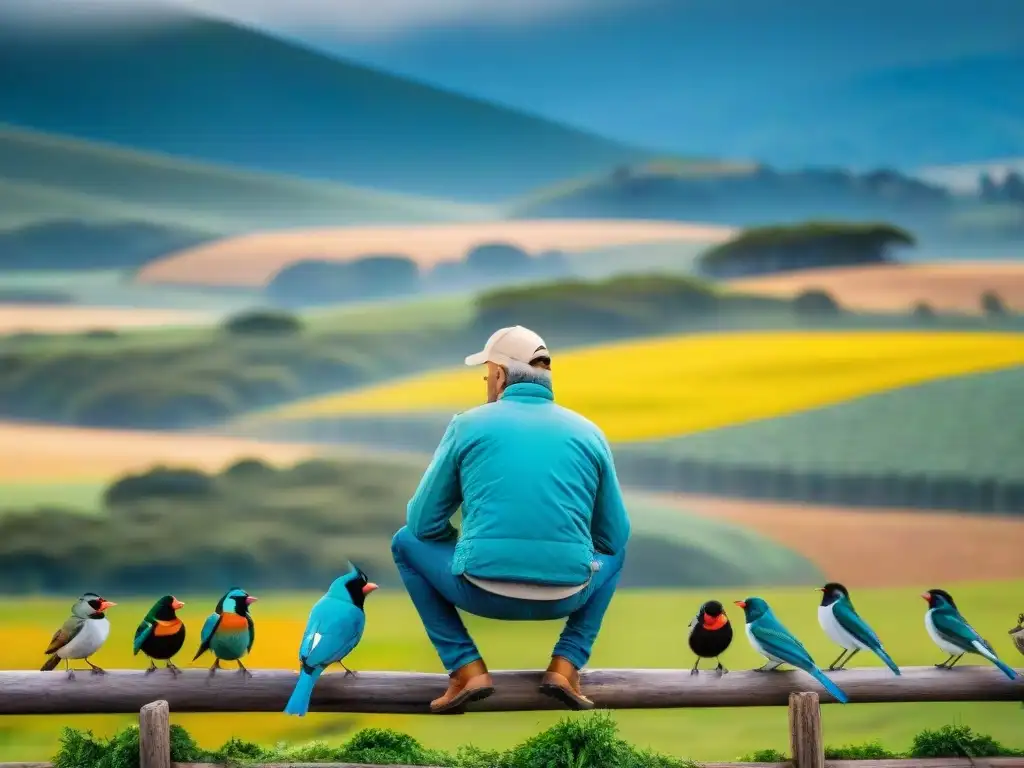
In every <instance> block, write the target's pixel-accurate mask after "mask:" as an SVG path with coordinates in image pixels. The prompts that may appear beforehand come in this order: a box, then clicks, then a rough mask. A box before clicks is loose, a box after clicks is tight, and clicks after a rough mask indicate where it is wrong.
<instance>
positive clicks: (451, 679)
mask: <svg viewBox="0 0 1024 768" xmlns="http://www.w3.org/2000/svg"><path fill="white" fill-rule="evenodd" d="M492 693H494V681H493V680H492V679H491V676H490V674H488V672H487V665H486V664H484V662H483V661H482V660H481V659H477V660H476V661H471V662H469V664H466V665H464V666H462V667H459V668H458V669H456V670H455V671H454V672H452V673H451V674H450V675H449V676H448V690H447V691H445V692H444V695H443V696H441V697H440V698H437V699H434V700H433V701H432V702H430V711H431V712H433V713H434V714H435V715H440V714H443V713H445V712H455V711H458V710H460V709H461V708H462V707H463V706H465V705H466V704H469V703H470V702H471V701H480V700H481V699H486V698H487V697H488V696H490V695H491V694H492Z"/></svg>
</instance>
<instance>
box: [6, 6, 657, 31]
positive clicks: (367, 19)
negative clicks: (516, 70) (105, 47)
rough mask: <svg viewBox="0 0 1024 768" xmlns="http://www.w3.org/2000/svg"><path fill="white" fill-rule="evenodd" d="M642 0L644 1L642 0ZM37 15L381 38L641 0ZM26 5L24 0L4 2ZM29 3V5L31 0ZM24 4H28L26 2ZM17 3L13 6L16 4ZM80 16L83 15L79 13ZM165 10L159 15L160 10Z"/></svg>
mask: <svg viewBox="0 0 1024 768" xmlns="http://www.w3.org/2000/svg"><path fill="white" fill-rule="evenodd" d="M639 1H642V0H639ZM28 2H29V3H31V8H32V11H33V14H32V15H34V16H37V18H38V17H39V16H40V15H45V16H47V17H48V18H49V19H50V20H59V18H60V17H61V16H62V15H63V13H64V11H66V9H67V7H68V6H69V5H74V6H77V7H78V9H79V10H82V11H85V10H86V9H88V10H87V13H88V14H89V15H90V16H92V18H93V20H95V21H107V22H109V21H110V20H112V19H113V18H116V17H118V16H122V17H124V18H128V17H131V18H134V19H139V18H140V17H141V16H143V15H148V14H147V13H146V12H148V11H158V10H159V9H161V8H166V7H167V6H173V5H177V6H179V7H183V8H186V9H189V10H192V11H193V12H197V13H203V14H208V15H211V16H217V17H220V18H225V19H231V20H234V21H239V22H242V23H245V24H251V25H253V26H258V27H265V28H267V29H271V30H278V31H282V32H293V33H310V32H317V33H324V34H329V35H331V36H332V37H335V38H337V39H362V40H365V39H381V38H392V37H398V36H404V35H406V34H409V33H412V32H415V31H416V30H418V29H423V28H438V27H445V26H456V25H457V26H465V25H488V26H528V25H531V24H536V23H542V22H545V21H548V20H552V19H558V18H566V17H573V16H580V17H583V16H586V15H590V14H592V13H594V12H600V11H602V10H604V9H607V8H609V7H615V6H623V5H626V4H630V5H635V4H636V3H637V2H638V0H64V1H63V2H60V3H57V2H52V0H28ZM7 3H12V4H14V5H21V2H20V1H19V0H0V4H7ZM26 6H27V4H26ZM26 6H23V7H26ZM47 6H49V7H47ZM10 7H12V6H10V5H9V6H8V8H10ZM74 15H75V16H77V17H79V18H80V15H79V14H74ZM157 15H159V14H157Z"/></svg>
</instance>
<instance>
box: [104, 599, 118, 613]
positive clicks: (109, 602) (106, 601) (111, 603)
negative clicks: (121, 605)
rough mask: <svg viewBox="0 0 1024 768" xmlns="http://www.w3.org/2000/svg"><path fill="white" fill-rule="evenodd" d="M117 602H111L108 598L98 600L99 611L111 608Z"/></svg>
mask: <svg viewBox="0 0 1024 768" xmlns="http://www.w3.org/2000/svg"><path fill="white" fill-rule="evenodd" d="M115 605H117V603H113V602H111V601H110V600H100V613H103V611H105V610H107V608H113V607H114V606H115Z"/></svg>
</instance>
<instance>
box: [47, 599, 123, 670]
mask: <svg viewBox="0 0 1024 768" xmlns="http://www.w3.org/2000/svg"><path fill="white" fill-rule="evenodd" d="M115 605H117V603H113V602H111V601H110V600H106V599H105V598H102V597H100V596H99V595H97V594H96V593H95V592H86V593H85V594H84V595H82V596H81V597H80V598H78V601H77V602H76V603H75V604H74V605H73V606H71V615H70V616H69V617H68V619H67V621H65V622H64V624H63V625H61V628H60V629H58V630H57V631H56V632H54V633H53V637H51V638H50V644H49V645H48V646H46V650H45V651H43V653H47V654H53V655H52V656H50V658H48V659H47V660H46V663H45V664H43V666H42V668H41V671H42V672H49V671H50V670H53V669H56V667H57V665H58V664H60V661H61V659H63V660H64V668H65V669H66V670H67V673H68V679H69V680H74V679H75V670H73V669H72V668H71V660H72V659H82V660H83V661H84V662H85V663H86V664H88V665H89V666H90V667H91V668H92V673H93V674H94V675H103V674H106V673H105V672H104V670H102V669H100V668H99V667H97V666H96V665H95V664H93V663H92V662H91V661H89V657H90V656H92V655H93V654H94V653H96V651H98V650H99V649H100V648H102V647H103V644H104V643H105V642H107V637H108V636H109V635H110V621H109V620H108V619H107V615H106V611H107V609H109V608H113V607H114V606H115Z"/></svg>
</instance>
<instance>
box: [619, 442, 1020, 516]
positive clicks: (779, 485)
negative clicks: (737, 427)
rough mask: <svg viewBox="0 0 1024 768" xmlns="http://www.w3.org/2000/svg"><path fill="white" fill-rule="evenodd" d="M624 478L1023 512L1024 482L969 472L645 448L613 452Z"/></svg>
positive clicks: (755, 494)
mask: <svg viewBox="0 0 1024 768" xmlns="http://www.w3.org/2000/svg"><path fill="white" fill-rule="evenodd" d="M616 466H617V469H618V471H619V476H620V477H621V478H622V480H623V482H626V483H632V484H636V485H639V486H642V487H644V488H651V489H659V490H671V491H685V492H687V493H711V494H721V495H726V496H739V497H742V498H754V499H773V500H780V501H800V502H809V503H815V504H838V505H845V506H863V507H917V508H920V509H950V510H958V511H971V512H1000V513H1013V514H1024V482H1007V481H1003V480H998V479H990V478H978V477H972V476H969V475H964V476H949V475H934V476H932V475H905V474H895V473H894V474H888V475H875V476H872V475H847V474H835V473H829V472H822V471H810V470H800V469H788V468H776V467H763V466H755V465H751V466H743V465H735V464H721V463H715V462H704V461H698V460H693V459H676V458H673V457H670V456H665V455H663V454H655V453H652V452H648V451H647V450H645V449H638V450H635V451H628V452H623V453H620V454H618V455H617V456H616Z"/></svg>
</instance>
